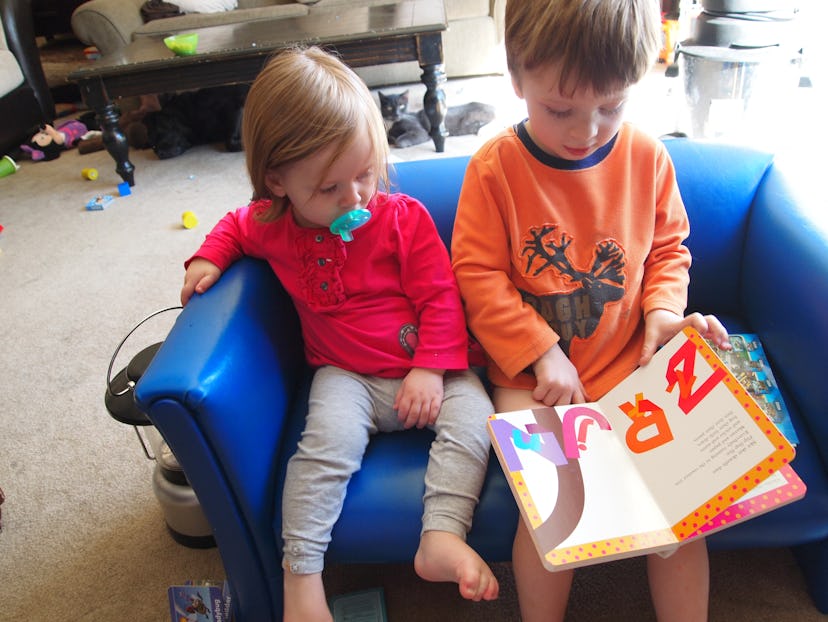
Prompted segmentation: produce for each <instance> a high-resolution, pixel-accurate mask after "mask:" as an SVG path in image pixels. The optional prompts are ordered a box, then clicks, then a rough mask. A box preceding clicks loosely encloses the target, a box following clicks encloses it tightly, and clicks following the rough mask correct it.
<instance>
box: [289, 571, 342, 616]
mask: <svg viewBox="0 0 828 622" xmlns="http://www.w3.org/2000/svg"><path fill="white" fill-rule="evenodd" d="M284 586H285V589H284V598H285V617H284V622H333V616H332V615H331V611H330V609H328V602H327V600H326V599H325V586H324V585H323V584H322V574H321V573H315V574H293V573H291V572H290V571H289V570H285V581H284Z"/></svg>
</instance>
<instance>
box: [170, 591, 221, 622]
mask: <svg viewBox="0 0 828 622" xmlns="http://www.w3.org/2000/svg"><path fill="white" fill-rule="evenodd" d="M167 595H168V596H169V600H170V619H171V620H172V622H232V613H231V610H230V590H229V587H228V585H227V582H226V581H225V582H224V585H223V586H218V585H213V584H207V585H193V584H186V585H173V586H171V587H170V588H168V589H167Z"/></svg>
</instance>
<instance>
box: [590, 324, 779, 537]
mask: <svg viewBox="0 0 828 622" xmlns="http://www.w3.org/2000/svg"><path fill="white" fill-rule="evenodd" d="M599 403H600V404H601V406H602V410H603V411H604V412H605V414H606V416H607V418H608V419H609V420H610V422H611V424H612V425H613V426H614V427H615V428H616V429H617V430H619V431H620V430H623V434H624V438H625V440H626V442H627V445H628V447H629V448H630V450H631V455H632V457H633V461H634V462H635V464H636V468H637V469H638V471H639V472H640V473H641V477H642V478H643V479H644V480H645V482H646V484H647V487H648V488H649V490H650V491H651V492H652V494H653V496H654V497H655V498H656V499H658V502H659V505H660V507H661V508H662V511H663V512H664V514H665V516H666V517H667V520H668V521H669V522H670V523H671V524H676V523H679V522H680V521H682V519H684V518H685V517H687V516H688V515H689V514H691V513H694V512H695V511H696V510H697V509H699V508H700V507H701V508H702V510H703V512H704V516H703V520H709V519H711V518H713V517H714V516H716V515H717V514H719V513H720V512H722V511H723V510H724V509H726V508H727V507H728V506H729V505H731V504H732V503H734V502H735V501H736V500H738V499H739V498H740V497H742V496H743V495H744V494H746V493H747V492H749V491H750V490H751V489H753V488H754V487H755V486H756V485H757V484H758V483H759V482H761V481H762V480H764V479H765V478H767V477H768V475H770V474H771V473H773V472H774V471H776V470H778V469H779V468H781V467H782V466H783V465H784V464H786V463H787V462H789V461H790V460H791V459H793V456H794V450H793V447H792V446H791V445H790V443H788V441H787V440H786V439H785V438H784V436H783V435H782V434H781V433H780V432H779V431H778V430H777V429H776V428H775V426H774V425H773V424H772V423H771V422H770V420H769V419H768V418H767V416H766V415H765V413H764V411H762V409H761V408H760V407H759V406H758V405H757V404H756V402H755V401H754V400H753V399H752V398H751V397H750V395H749V394H748V393H747V391H745V389H744V388H743V387H742V385H740V384H739V383H738V382H737V381H736V379H735V378H734V376H733V374H732V373H731V372H730V371H729V370H728V369H727V368H726V367H725V366H724V365H723V363H722V362H721V360H720V359H719V358H718V357H717V356H716V355H715V353H714V352H713V350H712V349H711V348H710V346H709V345H708V344H707V342H705V341H704V339H702V338H701V336H700V335H699V334H698V333H697V332H696V331H694V330H692V329H687V330H686V331H685V332H684V333H680V334H679V335H677V336H676V338H674V339H672V340H671V341H670V342H668V343H667V344H666V345H665V346H664V347H663V348H662V349H661V350H659V352H658V353H657V354H656V356H655V357H653V359H652V361H651V362H650V363H649V364H648V365H647V366H646V367H644V368H640V369H638V370H636V371H635V372H633V373H632V374H631V375H630V376H629V377H627V378H626V379H625V380H624V381H623V382H621V383H620V384H619V385H618V386H617V387H615V388H614V389H612V390H611V391H609V392H608V393H607V394H606V395H605V396H604V397H603V398H601V400H600V401H599ZM678 535H679V537H680V538H684V537H687V536H689V533H687V532H684V531H683V530H682V531H680V532H679V533H678Z"/></svg>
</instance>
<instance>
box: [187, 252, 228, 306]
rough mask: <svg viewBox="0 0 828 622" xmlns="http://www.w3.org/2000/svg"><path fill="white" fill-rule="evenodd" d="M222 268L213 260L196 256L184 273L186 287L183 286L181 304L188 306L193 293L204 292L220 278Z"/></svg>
mask: <svg viewBox="0 0 828 622" xmlns="http://www.w3.org/2000/svg"><path fill="white" fill-rule="evenodd" d="M220 276H221V270H219V267H218V266H217V265H216V264H214V263H213V262H212V261H208V260H207V259H203V258H201V257H196V258H195V259H193V260H192V261H191V262H190V265H188V266H187V271H186V272H185V273H184V287H182V288H181V305H182V306H186V305H187V303H188V302H189V301H190V298H192V297H193V294H203V293H204V292H206V291H207V290H208V289H210V287H211V286H212V285H213V283H215V282H216V281H218V280H219V277H220Z"/></svg>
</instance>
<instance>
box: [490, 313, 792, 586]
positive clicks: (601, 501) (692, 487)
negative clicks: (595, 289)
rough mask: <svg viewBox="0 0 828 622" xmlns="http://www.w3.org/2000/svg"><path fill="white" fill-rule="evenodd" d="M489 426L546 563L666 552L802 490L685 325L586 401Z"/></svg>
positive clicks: (502, 417)
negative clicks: (636, 366) (643, 364)
mask: <svg viewBox="0 0 828 622" xmlns="http://www.w3.org/2000/svg"><path fill="white" fill-rule="evenodd" d="M489 432H490V435H491V437H492V441H493V445H494V447H495V451H496V453H497V455H498V458H499V460H500V462H501V466H502V467H503V470H504V472H505V474H506V476H507V479H508V481H509V483H510V486H511V487H512V492H513V493H514V495H515V498H516V500H517V502H518V505H519V507H520V509H521V514H522V516H523V519H524V520H525V521H526V522H527V524H528V525H529V526H530V528H531V529H530V532H531V533H532V536H533V538H534V541H535V544H536V546H537V547H538V551H539V553H540V555H541V558H542V559H543V562H544V564H545V565H546V567H547V568H549V569H551V570H554V569H558V568H563V567H566V566H576V565H585V564H590V563H597V562H600V561H606V560H608V559H613V558H619V557H629V556H633V555H641V554H643V553H651V552H662V553H664V554H667V553H669V552H670V551H672V550H674V549H675V548H677V547H678V546H679V545H680V544H681V543H682V542H683V541H685V540H688V539H691V538H695V537H698V536H699V535H702V534H703V533H709V532H712V531H715V530H718V529H723V528H725V527H727V526H729V525H730V524H735V523H736V522H740V521H741V520H746V519H747V518H750V517H752V516H755V515H758V514H760V513H764V512H767V511H770V509H772V508H773V507H778V506H779V505H783V504H785V503H789V502H790V501H793V500H795V499H797V498H800V497H801V496H802V495H803V494H804V492H805V487H804V485H803V484H802V482H801V481H800V480H799V478H798V477H796V474H795V473H794V472H793V470H792V469H790V467H787V466H786V465H787V464H788V462H790V460H791V459H792V458H793V456H794V450H793V447H792V446H791V445H790V443H789V442H788V441H787V440H786V439H785V438H784V436H783V435H782V434H781V433H780V432H779V431H778V430H777V429H776V427H775V426H774V425H773V424H772V423H771V422H770V420H769V419H768V418H767V416H766V415H765V413H764V412H763V411H762V409H761V408H759V406H758V405H757V404H756V403H755V401H753V399H752V398H751V397H750V395H749V394H748V393H747V392H746V391H745V390H744V388H743V387H742V386H741V385H740V384H739V383H738V382H737V381H736V379H735V378H734V377H733V374H731V373H730V371H729V370H728V369H727V368H726V367H725V366H724V365H723V364H722V362H721V361H720V360H719V359H718V357H716V355H715V353H714V352H713V350H712V349H711V348H710V347H709V346H708V345H707V343H706V342H705V341H704V340H703V339H702V338H701V336H700V335H699V334H698V333H697V332H696V331H695V330H692V329H687V330H686V331H685V332H683V333H680V334H679V335H677V336H676V337H675V338H674V339H672V340H671V341H670V342H669V343H667V344H666V345H665V346H664V347H663V348H662V349H661V350H660V351H659V352H658V353H657V354H656V356H655V357H653V359H652V361H651V362H650V363H649V364H648V365H647V366H646V367H643V368H640V369H638V370H636V371H634V372H633V373H632V374H631V375H630V376H628V377H627V378H626V379H625V380H623V381H622V382H621V383H620V384H619V385H618V386H616V387H615V388H613V389H612V390H610V391H609V392H608V393H607V394H606V395H605V396H604V397H603V398H601V399H600V400H599V401H598V402H594V403H590V404H577V405H572V406H566V407H555V408H538V409H532V410H523V411H516V412H511V413H498V414H495V415H492V416H491V417H490V419H489ZM780 471H782V474H781V475H775V477H774V480H773V481H772V482H771V483H770V484H769V489H768V490H766V491H763V492H762V495H761V496H759V497H758V498H757V497H746V495H748V493H750V492H751V491H752V490H754V489H755V488H756V487H757V486H759V485H760V484H761V483H762V482H763V481H765V480H766V479H768V478H769V477H771V476H773V475H774V474H778V473H779V472H780Z"/></svg>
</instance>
